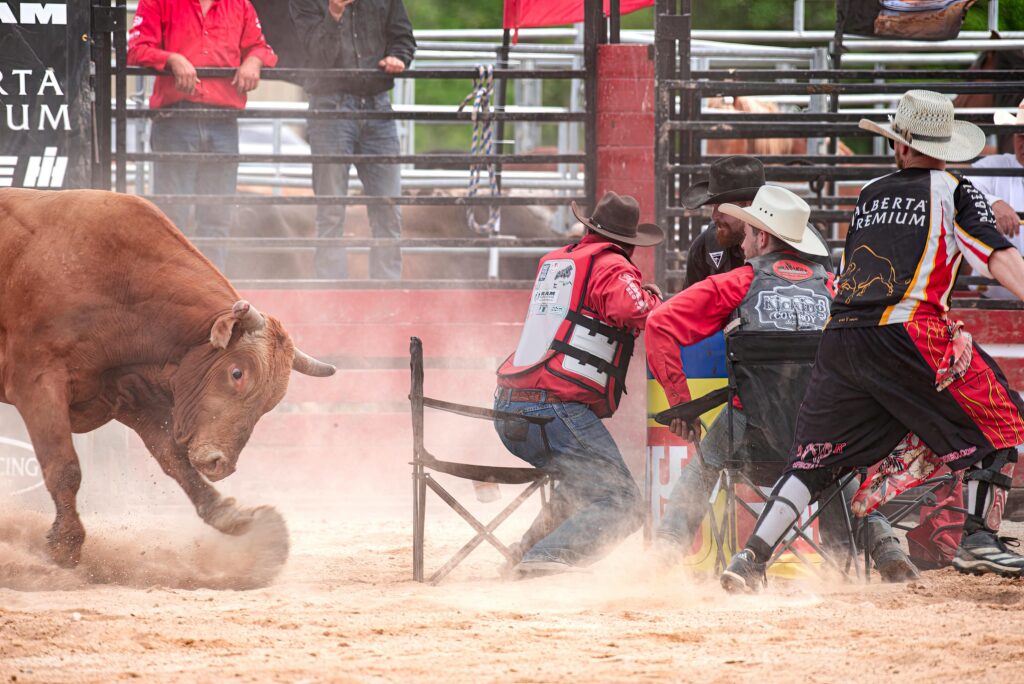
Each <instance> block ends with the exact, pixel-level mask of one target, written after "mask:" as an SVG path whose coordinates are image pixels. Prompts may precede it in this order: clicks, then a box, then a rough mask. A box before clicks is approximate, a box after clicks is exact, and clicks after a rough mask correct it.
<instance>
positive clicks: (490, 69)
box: [459, 64, 499, 235]
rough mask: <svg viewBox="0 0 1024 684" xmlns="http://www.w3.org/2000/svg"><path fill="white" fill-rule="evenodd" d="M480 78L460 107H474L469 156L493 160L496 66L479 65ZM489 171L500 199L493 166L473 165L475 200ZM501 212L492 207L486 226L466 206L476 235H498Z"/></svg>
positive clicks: (493, 191) (471, 185)
mask: <svg viewBox="0 0 1024 684" xmlns="http://www.w3.org/2000/svg"><path fill="white" fill-rule="evenodd" d="M476 70H477V75H476V77H475V78H474V79H473V90H472V91H471V92H470V93H469V95H467V96H466V97H465V99H463V100H462V104H461V105H459V111H460V112H461V111H462V110H463V109H465V108H466V106H467V105H470V104H471V105H472V114H473V116H472V121H473V140H472V142H471V143H470V154H473V155H479V156H482V157H484V156H486V157H490V156H491V155H492V154H494V136H493V129H494V119H492V118H491V116H490V114H491V103H492V101H493V99H494V65H493V64H480V65H477V68H476ZM484 168H486V169H487V179H488V181H489V185H490V189H491V197H497V196H498V176H497V173H495V166H494V164H493V163H487V164H474V165H472V166H470V167H469V192H468V194H467V196H468V197H476V196H477V194H478V193H479V190H480V173H481V171H483V169H484ZM498 216H499V209H498V207H496V206H491V207H490V215H489V216H488V218H487V221H486V222H484V223H478V222H477V220H476V216H475V215H474V213H473V207H472V206H468V207H466V223H467V224H468V225H469V227H470V228H472V229H473V230H474V231H475V232H477V233H479V234H481V235H489V234H492V233H494V232H495V228H496V226H497V225H498Z"/></svg>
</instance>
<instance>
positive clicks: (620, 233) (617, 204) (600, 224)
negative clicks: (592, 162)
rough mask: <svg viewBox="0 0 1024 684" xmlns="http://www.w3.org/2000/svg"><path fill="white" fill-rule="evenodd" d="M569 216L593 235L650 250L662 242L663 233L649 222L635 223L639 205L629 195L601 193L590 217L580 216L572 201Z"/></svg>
mask: <svg viewBox="0 0 1024 684" xmlns="http://www.w3.org/2000/svg"><path fill="white" fill-rule="evenodd" d="M572 213H574V214H575V215H576V218H577V219H579V222H580V223H582V224H583V225H585V226H586V227H587V228H590V229H591V230H593V231H594V232H596V233H600V234H601V235H604V236H605V237H610V238H611V239H613V240H615V241H616V242H625V243H626V244H627V245H636V246H637V247H650V246H651V245H656V244H658V243H659V242H661V241H662V240H664V239H665V233H664V231H662V229H661V228H659V227H658V226H656V225H654V224H653V223H639V221H640V205H639V204H638V203H637V201H636V199H634V198H633V197H630V196H629V195H621V196H620V195H618V194H616V193H614V192H612V191H610V190H609V191H608V192H606V193H604V197H602V198H601V201H600V202H598V203H597V208H596V209H594V213H593V214H591V215H590V217H589V218H588V217H586V216H582V215H580V210H579V208H578V207H577V206H576V202H573V203H572Z"/></svg>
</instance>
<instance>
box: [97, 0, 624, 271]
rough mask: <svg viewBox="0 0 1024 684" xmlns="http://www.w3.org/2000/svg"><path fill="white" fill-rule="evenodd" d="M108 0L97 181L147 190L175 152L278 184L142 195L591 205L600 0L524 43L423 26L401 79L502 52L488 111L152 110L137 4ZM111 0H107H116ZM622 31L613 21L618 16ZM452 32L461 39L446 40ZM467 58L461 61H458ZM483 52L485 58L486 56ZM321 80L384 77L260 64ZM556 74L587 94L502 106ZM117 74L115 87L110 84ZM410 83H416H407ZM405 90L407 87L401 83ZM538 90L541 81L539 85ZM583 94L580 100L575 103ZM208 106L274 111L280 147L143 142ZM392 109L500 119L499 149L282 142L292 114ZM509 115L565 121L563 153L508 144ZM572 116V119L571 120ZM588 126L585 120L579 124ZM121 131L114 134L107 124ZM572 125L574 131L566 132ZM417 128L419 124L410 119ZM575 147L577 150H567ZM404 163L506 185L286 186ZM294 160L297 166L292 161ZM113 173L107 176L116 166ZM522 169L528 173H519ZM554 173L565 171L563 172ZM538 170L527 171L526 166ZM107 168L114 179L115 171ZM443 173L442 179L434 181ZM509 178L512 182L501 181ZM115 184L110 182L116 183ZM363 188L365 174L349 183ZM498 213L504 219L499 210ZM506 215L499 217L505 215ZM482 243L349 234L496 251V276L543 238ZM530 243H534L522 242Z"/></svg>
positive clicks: (102, 9) (426, 180)
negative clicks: (151, 145)
mask: <svg viewBox="0 0 1024 684" xmlns="http://www.w3.org/2000/svg"><path fill="white" fill-rule="evenodd" d="M99 1H100V2H101V3H102V5H100V6H97V7H96V8H95V14H96V16H99V17H103V18H105V21H102V22H99V21H94V41H95V44H96V45H97V49H96V60H95V64H96V78H95V83H96V85H97V102H110V103H111V106H110V108H109V109H106V108H105V107H97V124H98V126H97V128H98V131H100V135H99V136H98V140H97V144H96V153H97V159H96V160H95V161H96V162H97V163H96V165H95V166H96V168H97V169H98V170H97V173H96V174H94V184H95V185H96V186H98V187H111V186H112V187H113V189H115V190H117V191H119V192H125V191H126V190H127V189H128V184H129V180H131V181H132V182H133V187H134V189H135V191H136V193H137V194H145V191H146V179H147V176H148V170H147V169H148V167H149V165H150V164H152V163H154V162H155V163H160V162H163V161H167V162H175V161H176V162H196V163H205V162H210V163H212V162H224V161H230V162H236V163H239V164H243V165H247V166H245V167H244V168H243V169H242V173H241V174H240V175H239V180H240V182H246V181H253V180H256V181H260V180H261V179H262V178H264V177H266V175H267V174H268V173H271V174H272V175H273V179H272V180H271V181H270V185H271V186H272V187H273V188H274V189H273V191H272V192H273V194H270V195H259V194H257V195H250V194H245V195H241V194H240V195H156V194H148V195H145V196H147V197H148V198H149V199H152V200H154V201H156V202H158V203H161V204H164V203H166V204H189V205H210V204H230V205H235V206H246V205H249V206H268V205H275V206H278V205H279V206H282V207H286V206H294V205H313V206H319V205H327V204H330V205H343V206H344V205H365V206H376V205H423V206H435V207H436V206H456V207H464V208H470V207H475V206H481V207H487V206H490V207H499V208H500V207H516V206H533V207H564V206H565V205H568V203H569V202H570V201H576V202H578V203H580V204H583V205H585V206H592V205H593V199H594V198H593V192H594V172H595V167H596V161H595V157H594V147H595V140H596V136H595V130H594V129H595V125H596V119H595V112H594V106H595V102H596V94H595V89H596V85H595V72H596V69H595V66H596V43H597V42H598V41H599V40H601V41H603V40H607V34H608V31H609V26H607V25H606V23H605V21H604V20H603V19H602V18H601V14H600V6H599V5H594V3H592V2H589V0H588V3H589V4H588V8H587V21H586V22H585V24H584V32H583V33H584V34H585V35H581V33H580V32H579V31H578V30H576V29H573V30H564V29H557V30H550V31H549V30H525V31H522V32H521V33H520V36H519V37H520V40H521V42H520V43H519V44H518V45H511V44H510V41H509V33H508V32H507V31H497V32H494V31H483V32H479V31H478V32H471V33H467V32H445V31H441V32H436V31H435V32H430V31H426V32H424V31H418V32H416V35H417V37H418V38H419V39H420V40H419V46H420V48H421V50H420V53H419V55H418V57H420V58H422V57H424V56H426V57H428V59H426V60H424V59H417V62H416V63H415V64H414V65H413V68H410V69H407V70H406V71H405V72H403V73H402V74H398V75H395V76H394V79H395V80H396V82H397V84H398V89H399V90H401V89H403V86H402V85H401V84H402V83H415V82H417V81H419V80H425V79H434V80H437V79H446V80H470V79H473V78H475V77H476V76H477V75H478V73H477V69H476V68H475V66H476V65H475V64H473V63H472V62H468V61H467V60H468V59H475V58H485V59H486V58H488V57H489V58H490V61H492V62H495V64H496V68H494V69H493V75H494V79H495V85H496V91H497V93H498V94H497V97H496V99H495V100H494V103H495V105H497V106H496V107H495V108H494V109H493V110H491V111H486V110H485V111H482V112H478V113H474V112H470V111H458V110H457V109H456V108H455V107H454V106H450V107H445V106H440V107H423V106H411V107H410V106H408V105H405V106H401V107H398V106H396V107H395V109H394V111H371V112H336V111H321V110H315V109H312V110H311V109H309V108H308V106H306V107H303V106H301V105H300V106H273V107H266V106H254V107H249V108H246V109H242V110H235V109H225V108H216V107H196V108H187V109H177V108H173V109H162V110H150V109H148V108H146V107H144V106H143V104H142V103H143V102H144V99H145V94H146V86H145V81H147V80H151V79H152V78H153V77H154V76H157V75H160V72H157V71H155V70H152V69H146V68H141V67H131V66H128V65H127V45H126V39H125V37H126V31H125V30H124V29H125V27H126V24H127V22H126V17H127V11H128V10H129V9H131V10H134V9H135V3H126V2H125V1H124V0H99ZM107 5H109V7H108V6H107ZM611 30H612V32H613V33H614V31H615V27H614V26H612V27H611ZM498 37H501V38H502V42H501V43H500V44H499V43H490V42H487V41H489V40H490V39H491V38H498ZM580 37H584V40H583V41H582V44H579V43H575V44H560V43H552V42H535V41H560V40H564V39H566V38H571V39H577V38H580ZM451 38H454V39H455V41H454V42H453V41H452V40H447V39H451ZM455 60H458V61H455ZM482 61H483V60H482ZM197 74H198V76H199V77H200V78H203V79H207V78H230V77H232V76H233V75H234V74H235V69H233V68H200V69H197ZM314 76H315V77H316V78H317V79H318V80H321V81H322V80H324V79H331V78H338V79H351V78H369V77H380V76H381V74H380V72H379V71H377V70H374V69H297V68H287V69H286V68H268V69H263V70H262V73H261V79H262V80H264V81H267V80H285V81H290V82H302V81H303V80H304V79H306V78H309V77H314ZM129 78H132V79H134V81H135V83H136V84H137V86H136V88H135V90H134V91H133V92H131V93H130V92H129V90H128V79H129ZM523 80H525V81H529V82H547V81H562V82H567V83H569V84H572V87H571V88H570V90H571V91H572V92H573V93H575V91H576V89H577V84H582V86H583V92H584V93H585V99H583V100H582V101H580V100H577V98H576V97H575V95H573V97H572V98H570V99H571V102H572V104H571V105H570V108H569V109H568V110H566V109H565V108H558V107H522V106H520V107H515V106H505V94H504V93H505V84H507V83H508V82H516V81H523ZM111 83H112V84H113V88H110V85H111ZM405 90H408V89H405ZM403 92H404V91H403ZM538 92H539V91H538ZM573 105H577V106H573ZM196 117H201V118H203V119H211V120H238V121H246V122H259V121H266V122H268V123H270V124H271V125H272V126H274V127H275V128H274V131H275V139H274V150H273V153H243V154H238V155H224V154H212V153H176V152H153V151H145V150H143V149H142V142H143V136H142V131H143V130H144V129H143V128H142V126H144V125H145V123H146V122H147V121H156V120H165V119H176V118H181V119H189V118H196ZM319 119H330V120H363V121H365V120H394V121H396V122H400V123H404V124H405V125H408V126H411V125H412V124H413V123H416V122H419V123H429V124H463V125H465V124H468V123H472V122H474V121H475V120H476V121H484V122H485V123H489V124H494V125H495V127H496V129H497V131H498V135H497V140H496V145H497V152H498V153H497V154H489V155H487V156H485V157H481V156H479V155H474V154H450V153H445V154H414V153H411V150H408V149H407V148H405V147H404V146H403V148H402V151H403V153H402V154H386V155H385V154H377V155H375V154H295V153H293V152H286V151H283V150H281V149H280V147H281V145H280V137H279V135H280V134H279V131H280V126H281V124H282V123H283V122H295V123H299V124H303V123H305V122H308V121H310V120H319ZM129 122H134V123H133V131H134V135H135V149H129V147H130V145H129V141H128V123H129ZM506 124H509V125H511V124H527V125H530V126H540V125H555V126H557V127H558V130H559V141H560V143H564V147H563V146H562V145H560V150H559V153H558V154H517V153H515V152H506V151H505V150H504V149H502V146H503V145H505V144H507V141H505V140H504V139H503V137H504V136H503V133H502V130H503V128H502V127H503V126H505V125H506ZM565 127H568V128H567V129H566V128H565ZM579 127H582V128H579ZM111 130H112V131H113V135H112V136H111V135H110V133H109V132H110V131H111ZM563 130H567V131H568V132H569V133H570V135H569V136H566V135H564V134H563ZM580 130H582V133H583V139H584V141H585V143H584V148H583V150H582V151H581V152H580V151H577V150H578V148H577V146H576V143H575V142H574V141H573V140H572V136H573V135H576V134H577V132H578V131H580ZM410 132H411V129H410ZM566 148H568V149H569V150H570V151H565V152H564V153H563V151H562V150H565V149H566ZM328 163H330V164H346V165H347V164H365V163H378V164H395V165H401V166H402V167H403V176H405V177H408V176H410V175H415V176H416V179H415V182H413V183H411V184H410V186H409V189H415V188H419V187H429V188H434V189H437V188H439V187H446V188H453V187H457V185H458V183H459V182H462V183H463V184H466V183H467V182H468V179H469V178H468V177H469V171H470V170H472V169H473V168H475V167H479V166H481V165H486V166H489V167H491V168H492V169H494V171H495V173H496V178H497V181H498V183H499V185H498V186H497V187H498V190H499V191H498V194H496V195H493V196H476V197H468V196H459V195H452V196H436V195H424V194H420V193H415V192H413V193H403V194H402V195H400V196H397V197H375V196H367V195H346V196H325V195H320V196H303V195H293V194H285V193H281V192H280V190H281V189H283V188H309V187H310V186H309V180H308V178H309V176H310V170H311V169H312V166H313V165H314V164H328ZM521 165H530V167H531V168H533V167H536V166H537V165H545V166H547V165H550V166H552V167H553V168H557V172H555V171H552V172H550V173H549V172H533V173H532V175H529V174H526V173H525V172H517V171H516V168H517V166H521ZM422 167H441V168H443V169H446V170H445V171H444V172H443V173H436V175H431V174H430V173H429V172H427V171H426V170H425V169H424V170H422V171H421V170H420V169H421V168H422ZM289 169H290V170H289ZM108 173H109V174H111V175H110V176H108V175H107V174H108ZM517 174H519V177H517ZM556 174H557V175H556ZM527 175H529V177H525V176H527ZM108 178H109V179H110V180H109V181H108ZM435 179H436V180H435ZM505 179H507V180H508V183H507V184H506V186H505V188H504V190H502V185H501V184H502V181H503V180H505ZM108 183H109V185H108ZM352 185H353V186H354V187H359V184H358V183H353V184H352ZM499 221H500V219H499ZM498 225H499V226H500V222H499V224H498ZM482 239H483V240H484V243H482V244H480V243H473V244H471V245H470V244H464V243H458V242H451V241H444V240H438V241H433V244H432V246H431V245H423V244H419V243H417V239H416V238H405V239H398V240H394V241H384V242H373V241H372V240H371V241H370V242H369V243H367V242H365V241H362V242H361V241H360V240H358V239H350V238H345V239H343V240H342V243H343V245H344V246H346V247H352V248H353V250H354V252H356V253H358V252H359V251H361V250H365V249H368V248H369V247H370V246H398V247H400V248H401V249H402V250H403V251H406V252H409V253H413V254H427V253H436V252H437V251H438V250H450V251H453V252H456V253H465V254H480V253H482V252H487V253H488V256H489V260H490V262H491V265H492V268H491V271H490V272H491V276H492V277H497V276H498V275H499V274H498V272H497V265H498V256H500V254H505V255H507V256H522V255H524V254H532V253H534V252H535V251H536V250H538V249H541V247H531V246H523V245H522V244H520V243H516V242H515V241H509V240H508V239H507V238H505V237H504V236H503V235H502V234H501V233H500V232H497V230H496V231H495V232H493V233H492V234H490V235H489V236H486V237H484V238H482ZM226 240H227V244H230V245H233V246H237V247H239V248H241V247H243V246H246V247H247V248H255V249H262V247H253V246H252V245H251V243H250V242H249V240H248V239H246V238H227V239H226ZM260 240H261V244H262V245H263V246H264V247H266V248H267V249H274V250H278V249H299V250H308V249H311V248H313V247H317V246H328V242H324V241H322V240H318V239H317V238H306V239H298V241H295V240H287V239H285V241H284V242H267V241H266V240H267V239H266V238H261V239H260ZM270 240H273V239H270ZM196 242H197V244H203V245H206V246H215V245H216V246H223V245H221V244H220V243H215V242H210V240H208V239H207V240H200V239H197V240H196ZM563 242H564V241H563V240H561V239H557V238H553V239H552V241H550V242H549V243H547V246H548V247H550V246H554V245H557V244H562V243H563ZM524 250H526V251H524Z"/></svg>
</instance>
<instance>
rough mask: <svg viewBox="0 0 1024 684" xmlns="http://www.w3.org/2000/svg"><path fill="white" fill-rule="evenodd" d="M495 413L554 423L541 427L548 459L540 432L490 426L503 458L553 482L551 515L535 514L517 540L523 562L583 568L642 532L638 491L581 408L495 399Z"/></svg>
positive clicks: (525, 426) (521, 424)
mask: <svg viewBox="0 0 1024 684" xmlns="http://www.w3.org/2000/svg"><path fill="white" fill-rule="evenodd" d="M494 408H495V410H498V411H506V412H509V413H518V414H521V415H528V416H537V417H550V418H554V420H552V421H551V422H550V423H548V424H547V425H545V426H544V429H545V430H546V432H547V437H548V441H549V443H550V445H551V453H550V457H549V455H548V454H547V453H546V451H545V448H544V441H543V438H542V436H541V428H540V426H538V425H533V424H530V423H526V422H525V421H515V420H508V421H505V420H497V421H495V428H496V429H497V431H498V436H499V437H501V441H502V442H503V443H504V444H505V447H506V448H508V450H509V451H511V452H512V453H513V454H514V455H516V456H518V457H519V458H521V459H523V460H524V461H526V462H527V463H529V464H531V465H533V466H535V467H537V468H541V469H544V470H546V471H548V472H554V473H557V476H558V478H559V479H558V484H557V486H556V487H555V492H554V495H553V497H552V500H551V503H550V504H549V510H548V511H542V512H541V515H540V516H538V519H537V520H536V521H534V525H533V526H532V527H531V529H530V530H529V531H528V532H527V533H526V535H524V537H523V542H521V544H522V546H523V549H522V550H523V551H524V552H525V553H524V554H523V561H526V562H529V561H557V562H561V563H568V564H570V565H586V564H588V563H592V562H594V561H595V560H597V559H598V558H599V557H600V556H601V555H602V554H603V553H604V552H607V551H608V550H610V549H611V547H612V546H613V545H614V544H617V543H618V542H620V541H622V540H623V539H625V538H626V537H627V536H629V535H630V534H632V533H633V532H635V531H636V530H637V529H639V528H640V525H641V524H642V523H643V518H644V514H643V500H642V497H641V495H640V488H639V487H638V486H637V484H636V481H635V480H634V479H633V475H632V474H631V473H630V472H629V468H627V467H626V463H625V461H624V460H623V458H622V454H621V453H619V448H618V447H617V446H616V445H615V441H614V440H613V439H612V436H611V434H609V432H608V430H607V428H605V426H604V424H603V423H602V422H601V419H600V418H598V417H597V416H596V415H595V414H594V412H593V411H591V410H590V409H589V408H588V407H587V406H586V405H585V404H580V403H575V402H570V403H564V404H547V403H532V402H509V401H504V400H500V399H499V400H496V401H495V403H494ZM534 541H536V543H534ZM526 547H529V548H526Z"/></svg>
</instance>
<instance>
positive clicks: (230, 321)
mask: <svg viewBox="0 0 1024 684" xmlns="http://www.w3.org/2000/svg"><path fill="white" fill-rule="evenodd" d="M237 323H238V319H237V318H235V314H234V313H233V312H231V311H229V312H227V313H226V314H221V315H220V316H218V317H217V320H216V321H214V322H213V328H212V329H211V330H210V344H212V345H213V346H214V347H217V348H218V349H227V348H228V343H229V342H231V333H233V332H234V330H235V324H237Z"/></svg>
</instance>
